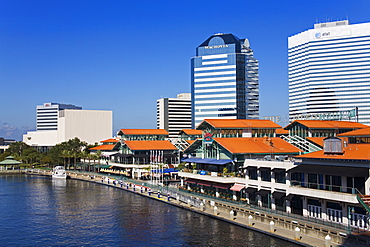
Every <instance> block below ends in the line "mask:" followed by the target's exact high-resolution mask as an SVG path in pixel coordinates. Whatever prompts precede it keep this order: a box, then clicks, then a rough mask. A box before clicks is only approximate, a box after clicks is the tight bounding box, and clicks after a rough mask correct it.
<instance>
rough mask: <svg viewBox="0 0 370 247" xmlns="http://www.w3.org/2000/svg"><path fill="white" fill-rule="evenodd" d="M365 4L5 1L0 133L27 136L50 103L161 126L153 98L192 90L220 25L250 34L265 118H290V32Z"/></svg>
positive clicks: (364, 15)
mask: <svg viewBox="0 0 370 247" xmlns="http://www.w3.org/2000/svg"><path fill="white" fill-rule="evenodd" d="M369 10H370V1H369V0H362V1H359V0H352V1H348V0H347V1H344V0H325V1H322V0H311V1H298V0H296V1H292V0H291V1H288V0H281V1H251V0H242V1H239V0H234V1H217V0H215V1H203V0H197V1H193V0H186V1H185V0H184V1H180V0H177V1H176V0H172V1H162V0H158V1H150V0H147V1H141V0H136V1H124V0H109V1H103V0H100V1H96V0H89V1H84V0H78V1H72V0H63V1H62V0H49V1H46V0H44V1H42V0H39V1H38V0H34V1H30V0H18V1H17V0H1V1H0V86H1V87H0V92H1V93H0V95H1V96H0V97H1V107H0V137H5V138H13V139H16V140H21V138H22V134H23V133H25V132H26V131H27V130H34V129H35V125H36V124H35V123H36V116H35V115H36V113H35V112H36V105H38V104H42V103H46V102H58V103H68V104H75V105H78V106H82V107H83V109H86V110H112V111H113V129H114V131H116V130H118V129H120V128H156V100H157V99H158V98H162V97H175V96H176V94H178V93H183V92H190V59H191V57H193V56H195V49H196V47H197V46H198V45H199V44H201V43H202V42H203V41H204V40H206V39H207V38H208V37H209V36H211V35H213V34H215V33H219V32H223V33H233V34H234V35H236V36H237V37H239V38H248V39H249V40H250V43H251V48H252V49H253V50H254V55H255V57H256V58H257V59H258V60H259V65H260V82H259V83H260V116H261V117H262V116H272V115H281V116H287V115H288V77H287V38H288V37H289V36H291V35H294V34H296V33H299V32H302V31H304V30H307V29H310V28H313V25H314V24H315V23H317V22H326V21H336V20H343V19H347V18H348V19H349V21H350V23H352V24H355V23H363V22H369V21H370V15H369Z"/></svg>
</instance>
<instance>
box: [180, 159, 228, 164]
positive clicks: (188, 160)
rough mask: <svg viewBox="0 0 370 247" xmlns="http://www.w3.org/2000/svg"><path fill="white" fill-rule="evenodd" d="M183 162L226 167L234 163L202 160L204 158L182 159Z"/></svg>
mask: <svg viewBox="0 0 370 247" xmlns="http://www.w3.org/2000/svg"><path fill="white" fill-rule="evenodd" d="M181 161H182V162H186V163H198V164H210V165H226V164H227V163H230V162H232V160H226V159H225V160H218V159H202V158H188V159H182V160H181Z"/></svg>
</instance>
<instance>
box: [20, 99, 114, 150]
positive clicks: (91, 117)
mask: <svg viewBox="0 0 370 247" xmlns="http://www.w3.org/2000/svg"><path fill="white" fill-rule="evenodd" d="M44 105H45V104H44ZM45 108H48V106H46V107H45ZM55 110H56V108H55V107H54V106H53V105H52V104H50V111H47V110H45V111H44V112H45V113H42V114H41V113H40V111H39V108H37V117H39V116H40V115H41V116H42V118H46V117H45V116H43V114H45V115H46V112H48V113H50V114H53V115H52V116H53V117H50V119H51V120H50V122H49V123H48V124H49V126H50V127H48V128H46V127H44V126H46V125H47V124H46V123H45V121H46V120H45V119H43V121H44V122H43V121H40V122H41V123H43V125H42V126H43V127H44V128H41V129H38V130H37V131H29V132H27V134H25V135H23V142H25V143H26V144H28V145H30V146H37V147H51V146H55V145H56V144H58V143H62V142H65V141H68V140H70V139H73V138H75V137H77V138H79V139H80V140H81V141H85V142H87V143H89V144H94V143H99V142H100V141H101V140H104V139H108V138H111V137H112V134H113V132H112V111H101V110H81V109H76V108H70V109H63V110H60V109H59V110H57V111H56V113H57V117H56V121H55V120H54V114H55ZM39 114H40V115H39ZM40 118H41V117H40ZM38 120H39V118H38ZM38 123H39V122H38ZM44 123H45V124H44ZM40 126H41V124H40ZM55 127H56V128H55Z"/></svg>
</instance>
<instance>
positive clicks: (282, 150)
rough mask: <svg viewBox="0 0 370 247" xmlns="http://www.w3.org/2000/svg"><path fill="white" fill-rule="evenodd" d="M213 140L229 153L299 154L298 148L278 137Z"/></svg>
mask: <svg viewBox="0 0 370 247" xmlns="http://www.w3.org/2000/svg"><path fill="white" fill-rule="evenodd" d="M214 140H215V141H216V142H217V143H219V144H220V145H221V146H223V147H224V148H226V149H227V150H228V151H229V152H231V153H254V154H257V153H260V154H270V153H274V154H296V153H299V152H301V150H300V149H299V148H296V147H295V146H293V145H292V144H290V143H288V142H286V141H284V140H283V139H281V138H279V137H272V138H265V137H260V138H253V137H250V138H214ZM270 141H271V143H272V146H271V145H270Z"/></svg>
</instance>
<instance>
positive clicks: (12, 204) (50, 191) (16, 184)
mask: <svg viewBox="0 0 370 247" xmlns="http://www.w3.org/2000/svg"><path fill="white" fill-rule="evenodd" d="M0 198H1V200H2V201H1V202H2V203H1V204H0V210H2V212H7V214H5V215H4V217H3V220H1V221H0V231H1V232H11V233H12V234H11V235H9V234H2V236H0V241H1V243H2V244H4V245H19V246H35V245H37V246H40V245H41V246H49V245H50V246H57V245H59V246H60V245H63V246H66V245H72V246H73V245H76V246H84V245H85V246H86V245H93V246H112V245H116V246H135V247H136V246H277V247H280V246H295V245H292V244H289V243H287V242H284V241H280V240H278V239H273V238H270V237H268V236H265V235H262V234H258V233H255V232H253V231H248V230H246V229H244V228H241V227H238V226H234V225H230V224H228V223H226V222H223V221H219V220H215V219H213V218H211V217H208V216H204V215H199V214H196V213H193V212H191V211H188V210H184V209H181V208H177V207H174V206H171V205H168V204H166V203H162V202H158V201H156V200H152V199H148V198H146V197H143V196H140V195H137V194H133V193H129V192H126V191H123V190H119V189H115V188H110V187H107V186H101V185H99V184H94V183H88V182H83V181H77V180H60V181H58V180H51V179H47V178H39V177H30V176H20V175H17V176H0Z"/></svg>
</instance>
